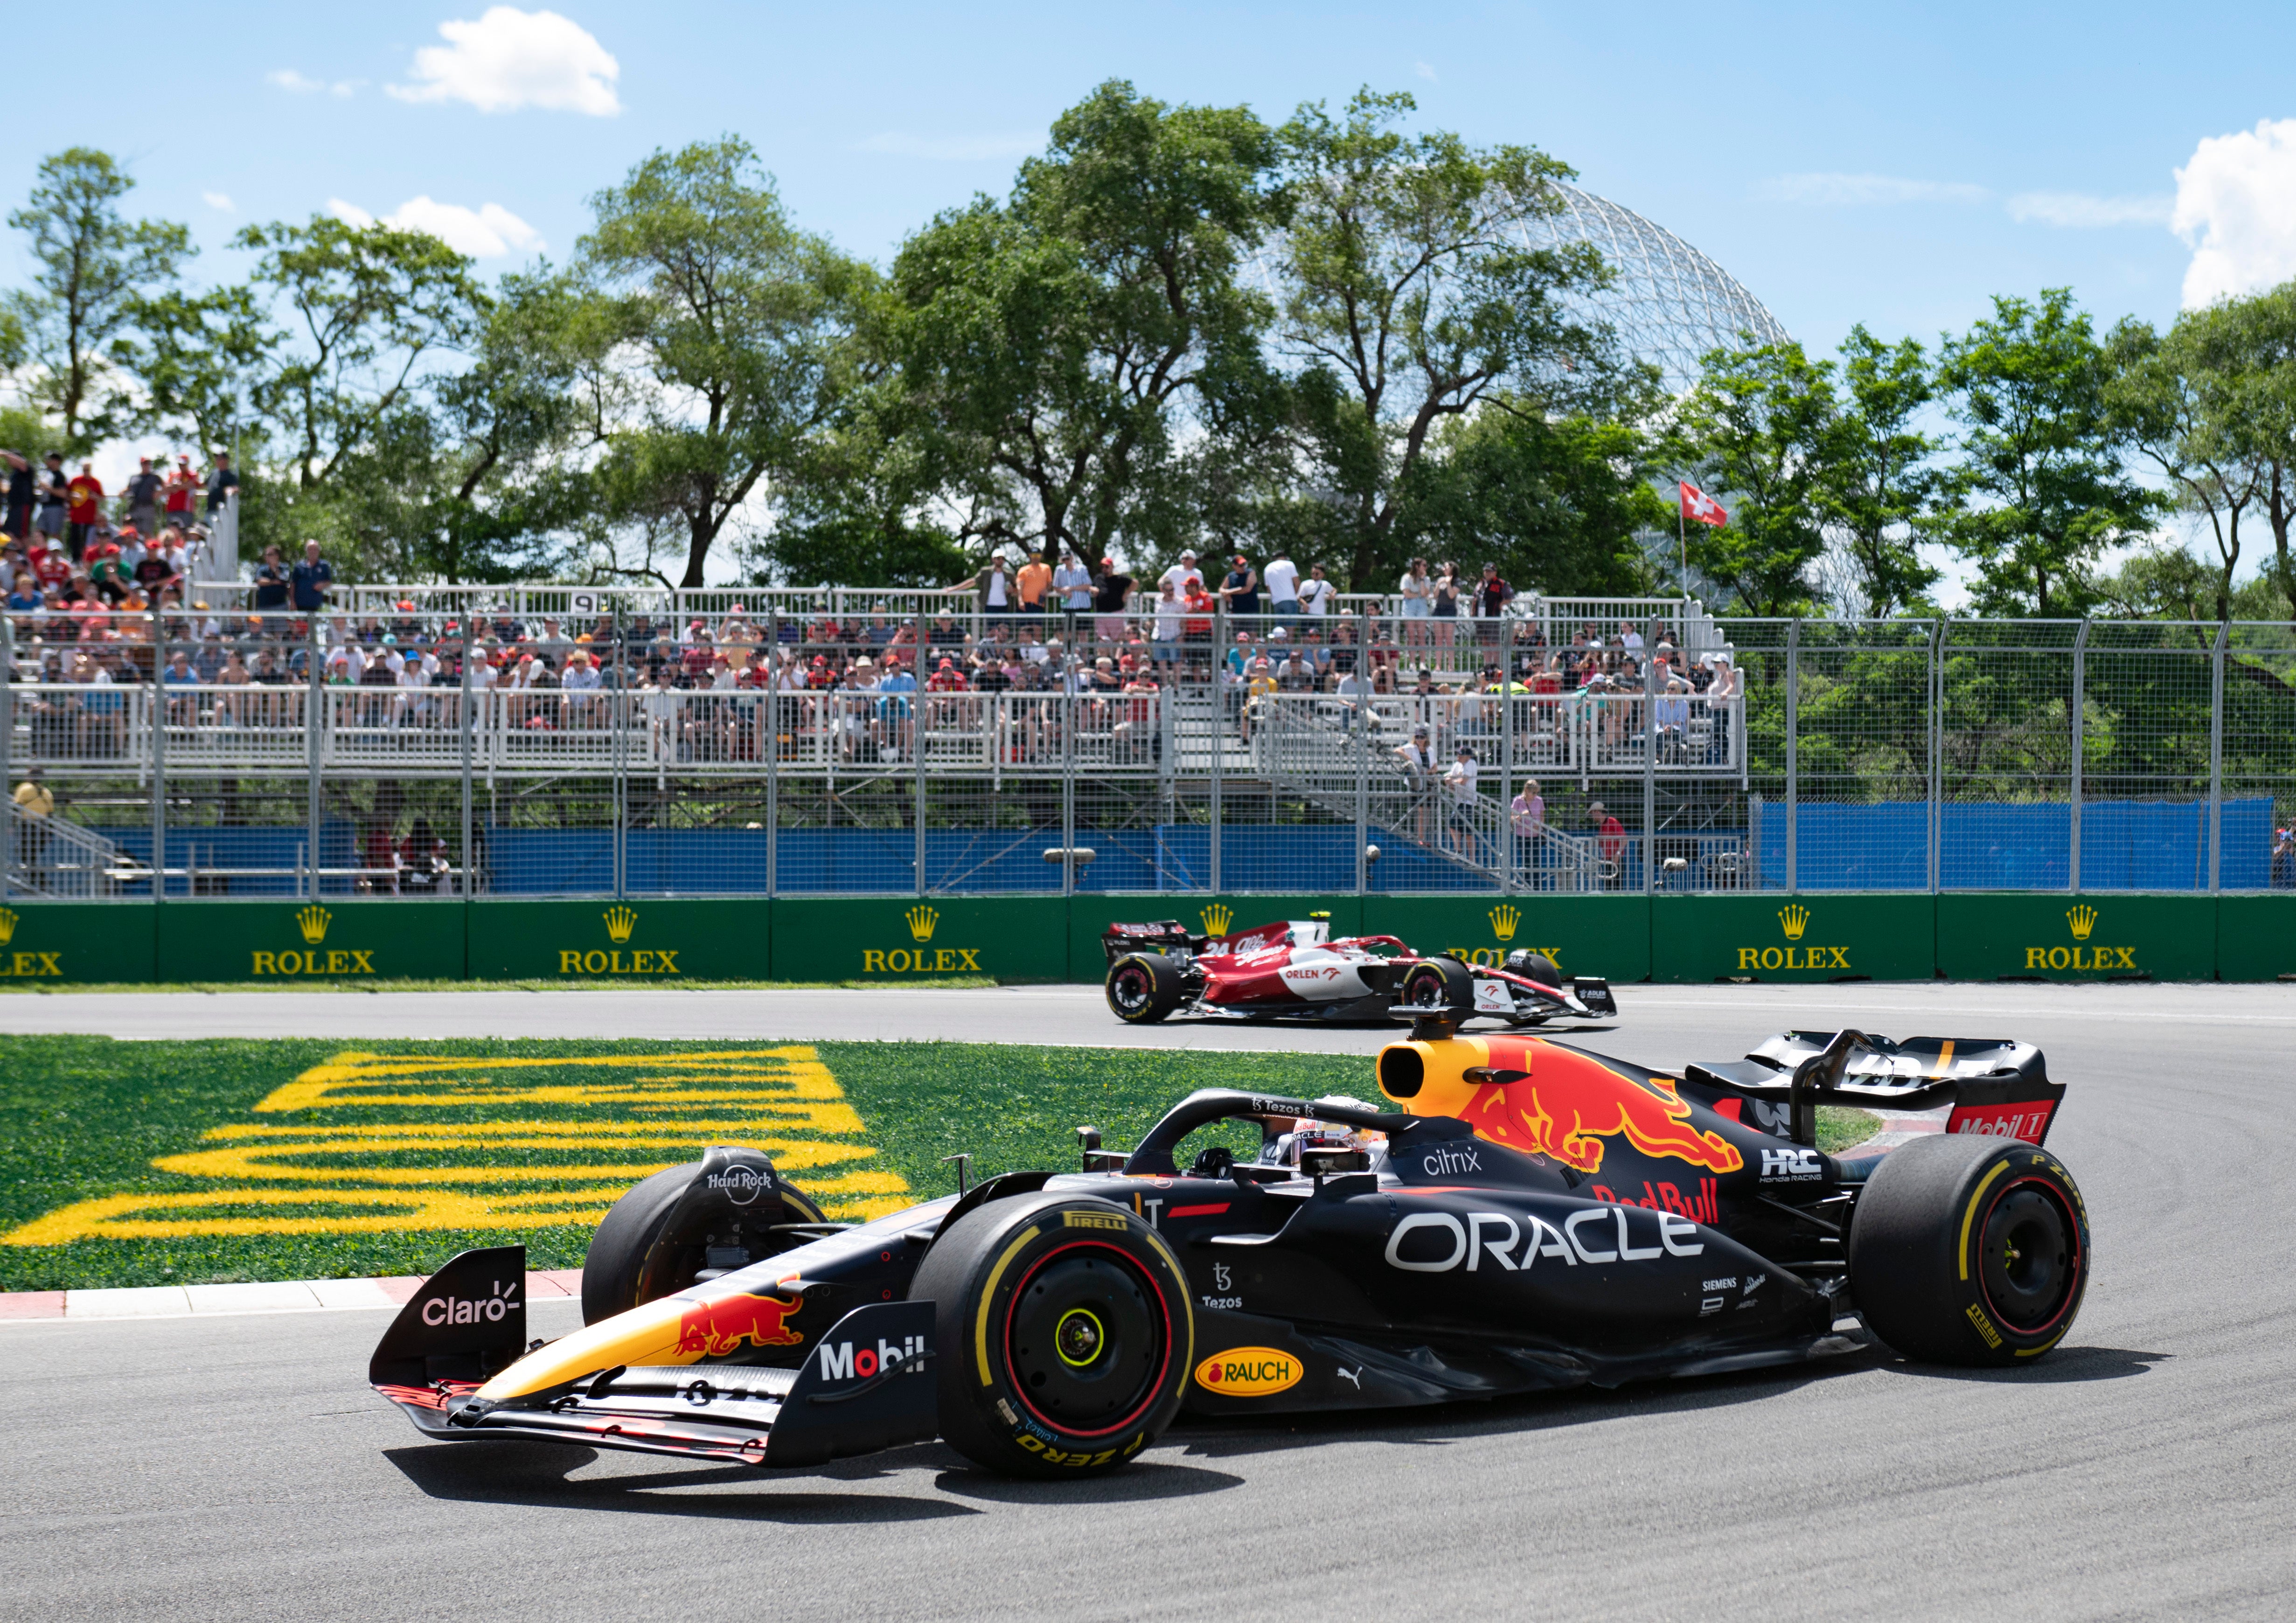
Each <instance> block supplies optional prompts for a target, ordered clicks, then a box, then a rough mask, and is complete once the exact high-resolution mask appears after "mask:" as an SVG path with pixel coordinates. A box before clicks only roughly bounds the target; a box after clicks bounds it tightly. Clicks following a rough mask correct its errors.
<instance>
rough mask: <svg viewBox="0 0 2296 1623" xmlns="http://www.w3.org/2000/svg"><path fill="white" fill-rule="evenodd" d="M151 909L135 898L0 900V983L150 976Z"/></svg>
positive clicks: (21, 985) (23, 985)
mask: <svg viewBox="0 0 2296 1623" xmlns="http://www.w3.org/2000/svg"><path fill="white" fill-rule="evenodd" d="M153 912H154V909H153V908H152V907H151V906H147V905H145V904H143V903H140V902H28V901H21V900H11V901H6V902H0V988H15V989H17V990H19V991H21V990H26V989H31V990H37V988H40V987H42V986H57V985H63V984H67V983H70V982H72V981H80V982H95V983H107V984H108V983H114V982H130V983H142V982H145V981H149V980H151V979H152V947H153V939H152V913H153ZM174 979H176V980H183V979H187V977H184V976H182V975H177V976H175V977H174Z"/></svg>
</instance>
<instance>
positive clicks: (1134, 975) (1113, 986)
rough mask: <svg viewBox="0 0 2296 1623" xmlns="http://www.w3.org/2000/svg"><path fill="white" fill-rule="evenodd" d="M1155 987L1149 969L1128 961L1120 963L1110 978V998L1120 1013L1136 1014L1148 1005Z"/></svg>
mask: <svg viewBox="0 0 2296 1623" xmlns="http://www.w3.org/2000/svg"><path fill="white" fill-rule="evenodd" d="M1155 989H1156V988H1155V987H1154V985H1153V984H1152V981H1151V980H1150V979H1149V975H1148V971H1147V970H1145V969H1144V968H1143V967H1142V966H1141V965H1139V964H1137V963H1127V964H1122V965H1119V967H1118V969H1117V971H1116V974H1115V975H1114V977H1113V978H1111V980H1110V981H1109V983H1108V998H1109V1001H1110V1002H1111V1003H1112V1004H1115V1005H1116V1008H1117V1012H1119V1014H1136V1013H1138V1012H1140V1011H1141V1010H1143V1009H1144V1008H1146V1007H1147V1006H1148V999H1149V996H1150V995H1151V994H1152V993H1153V992H1154V990H1155Z"/></svg>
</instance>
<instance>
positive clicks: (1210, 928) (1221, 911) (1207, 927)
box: [1196, 902, 1235, 936]
mask: <svg viewBox="0 0 2296 1623" xmlns="http://www.w3.org/2000/svg"><path fill="white" fill-rule="evenodd" d="M1196 916H1197V917H1198V918H1200V919H1201V920H1202V921H1203V922H1204V933H1205V934H1206V935H1208V936H1224V935H1226V934H1227V927H1228V926H1229V925H1231V924H1233V923H1234V922H1235V914H1233V913H1231V912H1230V911H1228V909H1226V907H1223V906H1220V905H1219V904H1218V902H1214V903H1213V904H1212V905H1211V906H1209V907H1207V908H1205V909H1204V910H1203V911H1202V912H1201V913H1200V914H1197V915H1196Z"/></svg>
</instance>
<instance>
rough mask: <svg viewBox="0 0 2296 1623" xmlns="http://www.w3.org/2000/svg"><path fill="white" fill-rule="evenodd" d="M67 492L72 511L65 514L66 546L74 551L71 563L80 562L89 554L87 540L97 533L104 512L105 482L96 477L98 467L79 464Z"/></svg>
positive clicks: (90, 463) (89, 464)
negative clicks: (98, 523) (96, 523)
mask: <svg viewBox="0 0 2296 1623" xmlns="http://www.w3.org/2000/svg"><path fill="white" fill-rule="evenodd" d="M66 489H67V491H68V493H69V496H70V512H68V513H67V514H66V515H65V523H64V545H66V546H68V547H70V549H71V555H72V561H73V562H75V563H77V562H78V561H79V560H80V559H81V558H82V557H83V556H84V555H86V551H87V541H88V537H89V536H90V535H91V534H92V533H94V529H95V521H96V519H97V518H98V516H100V515H101V514H102V511H103V483H102V480H98V479H97V478H96V477H95V464H94V463H92V462H84V463H80V465H79V471H78V473H77V474H76V475H74V476H73V478H72V482H71V483H70V485H69V486H68V487H66Z"/></svg>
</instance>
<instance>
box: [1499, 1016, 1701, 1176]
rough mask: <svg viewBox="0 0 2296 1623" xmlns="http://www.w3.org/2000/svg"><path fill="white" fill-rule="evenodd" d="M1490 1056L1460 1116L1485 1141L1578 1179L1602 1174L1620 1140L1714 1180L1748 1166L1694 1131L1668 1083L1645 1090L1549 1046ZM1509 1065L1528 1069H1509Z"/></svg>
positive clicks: (1519, 1046) (1520, 1046)
mask: <svg viewBox="0 0 2296 1623" xmlns="http://www.w3.org/2000/svg"><path fill="white" fill-rule="evenodd" d="M1509 1049H1513V1050H1515V1052H1514V1053H1507V1052H1506V1051H1507V1050H1509ZM1490 1053H1491V1059H1492V1060H1493V1062H1494V1063H1493V1064H1492V1065H1491V1066H1490V1067H1488V1069H1483V1070H1479V1071H1475V1072H1470V1073H1469V1075H1470V1077H1471V1078H1472V1079H1474V1080H1475V1081H1476V1082H1477V1083H1478V1086H1476V1088H1475V1091H1474V1094H1473V1095H1472V1097H1471V1098H1470V1099H1469V1101H1468V1102H1467V1105H1466V1108H1465V1109H1464V1110H1462V1111H1459V1116H1460V1118H1461V1119H1463V1120H1464V1121H1465V1122H1466V1123H1467V1124H1468V1125H1469V1126H1470V1127H1473V1128H1474V1129H1475V1131H1476V1132H1477V1133H1479V1134H1480V1135H1482V1136H1483V1137H1485V1138H1488V1139H1491V1140H1493V1141H1494V1142H1496V1143H1503V1144H1505V1145H1506V1146H1508V1147H1509V1148H1510V1149H1515V1150H1531V1151H1538V1152H1541V1153H1544V1154H1546V1155H1551V1156H1553V1157H1554V1159H1555V1160H1559V1161H1561V1162H1562V1164H1563V1165H1564V1166H1566V1167H1576V1168H1578V1169H1579V1171H1581V1172H1600V1171H1601V1170H1602V1169H1603V1140H1604V1139H1606V1138H1611V1137H1613V1136H1617V1135H1625V1137H1626V1140H1627V1142H1628V1143H1630V1144H1632V1145H1634V1147H1635V1148H1636V1149H1637V1150H1639V1151H1641V1152H1643V1153H1644V1155H1655V1156H1670V1157H1672V1158H1674V1159H1676V1160H1685V1161H1689V1162H1690V1163H1692V1164H1693V1166H1699V1167H1703V1168H1706V1169H1707V1170H1708V1171H1710V1172H1735V1171H1737V1170H1738V1168H1740V1167H1742V1166H1743V1165H1745V1161H1744V1159H1743V1157H1742V1156H1740V1155H1739V1153H1738V1152H1737V1150H1736V1148H1735V1147H1734V1146H1733V1145H1732V1144H1731V1143H1730V1142H1729V1141H1728V1140H1727V1139H1725V1138H1723V1137H1722V1136H1721V1135H1719V1134H1715V1133H1702V1132H1700V1131H1698V1130H1697V1129H1696V1128H1694V1127H1692V1126H1691V1125H1690V1106H1688V1105H1687V1104H1685V1103H1684V1102H1683V1101H1682V1097H1681V1095H1680V1094H1677V1093H1676V1092H1675V1091H1674V1085H1673V1084H1672V1083H1671V1082H1669V1081H1668V1080H1666V1078H1663V1077H1661V1078H1653V1079H1652V1081H1651V1082H1650V1083H1649V1084H1648V1085H1647V1086H1645V1085H1644V1084H1643V1083H1640V1082H1637V1081H1636V1080H1635V1079H1634V1078H1631V1077H1627V1076H1622V1075H1620V1073H1619V1072H1617V1071H1615V1070H1611V1068H1610V1067H1609V1066H1607V1065H1604V1064H1603V1063H1602V1062H1599V1061H1597V1060H1595V1059H1594V1058H1592V1057H1591V1056H1589V1055H1587V1054H1583V1053H1571V1052H1570V1050H1568V1049H1562V1048H1555V1047H1553V1046H1551V1045H1547V1044H1544V1043H1540V1044H1537V1045H1533V1044H1530V1043H1527V1042H1518V1043H1509V1042H1507V1041H1505V1039H1504V1038H1495V1039H1493V1040H1492V1041H1491V1045H1490ZM1508 1060H1513V1061H1514V1062H1516V1063H1517V1064H1519V1065H1524V1066H1528V1067H1529V1069H1528V1070H1513V1069H1509V1068H1506V1066H1505V1062H1506V1061H1508Z"/></svg>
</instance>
